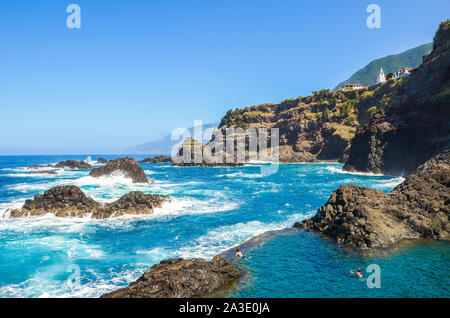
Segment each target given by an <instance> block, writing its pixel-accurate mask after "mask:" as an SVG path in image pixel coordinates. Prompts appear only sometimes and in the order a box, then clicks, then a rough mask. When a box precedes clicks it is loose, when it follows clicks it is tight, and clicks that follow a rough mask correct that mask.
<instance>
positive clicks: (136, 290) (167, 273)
mask: <svg viewBox="0 0 450 318" xmlns="http://www.w3.org/2000/svg"><path fill="white" fill-rule="evenodd" d="M241 275H242V274H241V272H240V271H239V270H237V269H236V268H235V267H234V266H233V265H232V264H231V263H230V262H228V261H226V260H224V259H223V258H222V257H221V256H215V257H214V258H213V259H212V260H211V261H209V262H207V261H205V260H203V259H190V260H185V259H183V258H175V259H168V260H164V261H162V262H161V263H159V264H157V265H154V266H152V267H151V268H150V269H149V270H148V271H146V272H145V273H144V274H143V275H142V276H141V277H140V278H138V280H137V281H135V282H133V283H131V284H130V286H129V287H126V288H122V289H119V290H116V291H113V292H111V293H108V294H105V295H103V296H102V297H103V298H189V297H202V296H208V295H211V294H213V293H216V292H219V291H221V290H223V289H225V288H226V287H227V286H229V285H231V284H232V283H234V282H236V281H237V280H238V279H239V278H240V277H241Z"/></svg>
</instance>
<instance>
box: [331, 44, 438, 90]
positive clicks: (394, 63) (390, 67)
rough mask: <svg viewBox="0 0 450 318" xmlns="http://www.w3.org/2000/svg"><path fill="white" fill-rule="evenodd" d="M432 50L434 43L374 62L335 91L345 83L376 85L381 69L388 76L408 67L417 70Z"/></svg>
mask: <svg viewBox="0 0 450 318" xmlns="http://www.w3.org/2000/svg"><path fill="white" fill-rule="evenodd" d="M432 48H433V43H427V44H423V45H421V46H418V47H415V48H413V49H410V50H407V51H405V52H402V53H400V54H395V55H389V56H386V57H383V58H380V59H377V60H374V61H372V62H370V63H369V64H367V65H366V66H365V67H363V68H362V69H360V70H358V71H357V72H356V73H355V74H353V75H352V76H350V78H349V79H347V80H345V81H343V82H342V83H339V84H338V85H337V86H336V87H335V88H334V90H337V89H339V88H341V87H342V85H344V84H345V83H361V84H363V85H364V86H370V85H374V84H376V80H377V76H378V74H379V73H380V68H383V70H384V72H385V74H386V75H387V74H389V73H394V72H396V71H397V70H399V69H401V68H403V67H406V66H407V67H411V68H416V67H418V66H419V65H420V64H421V63H422V57H423V56H424V55H426V54H428V53H430V51H431V50H432Z"/></svg>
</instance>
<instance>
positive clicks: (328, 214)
mask: <svg viewBox="0 0 450 318" xmlns="http://www.w3.org/2000/svg"><path fill="white" fill-rule="evenodd" d="M449 217H450V150H446V151H444V152H442V153H441V154H439V155H437V156H436V157H434V158H432V159H431V160H429V161H427V162H426V163H424V164H423V165H421V166H420V167H419V168H418V169H417V171H416V173H415V174H413V175H410V176H408V177H407V178H406V180H405V181H404V182H403V183H401V184H400V185H398V186H397V187H395V188H394V190H393V191H392V192H391V193H384V192H381V191H376V190H371V189H369V188H367V187H360V186H357V185H354V184H350V185H348V186H345V185H343V186H341V187H339V188H338V189H337V190H335V191H334V192H333V194H332V195H331V197H330V199H329V200H328V202H327V203H326V204H325V205H324V206H322V207H321V208H320V209H319V210H318V212H317V214H316V215H315V216H314V217H313V218H311V219H308V220H305V221H302V222H299V223H296V224H295V225H294V227H296V228H298V229H305V230H308V231H314V232H317V233H321V234H324V235H326V236H329V237H331V238H333V239H335V240H336V241H337V242H338V243H340V244H343V245H345V246H350V247H356V248H358V249H368V248H375V247H388V246H392V245H394V244H396V243H398V242H401V241H402V240H411V239H420V238H425V239H435V240H449V239H450V222H449Z"/></svg>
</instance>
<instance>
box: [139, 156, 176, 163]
mask: <svg viewBox="0 0 450 318" xmlns="http://www.w3.org/2000/svg"><path fill="white" fill-rule="evenodd" d="M171 162H172V158H171V157H168V156H164V155H162V156H156V157H149V158H145V159H144V160H141V161H139V163H171Z"/></svg>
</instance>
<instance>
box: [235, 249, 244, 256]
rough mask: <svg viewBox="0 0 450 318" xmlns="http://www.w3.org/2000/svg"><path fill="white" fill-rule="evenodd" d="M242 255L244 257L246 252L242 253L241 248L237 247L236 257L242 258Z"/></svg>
mask: <svg viewBox="0 0 450 318" xmlns="http://www.w3.org/2000/svg"><path fill="white" fill-rule="evenodd" d="M242 257H244V254H242V252H241V250H240V249H237V250H236V258H242Z"/></svg>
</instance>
